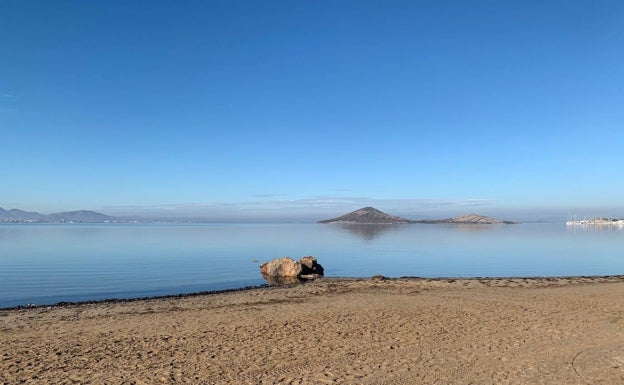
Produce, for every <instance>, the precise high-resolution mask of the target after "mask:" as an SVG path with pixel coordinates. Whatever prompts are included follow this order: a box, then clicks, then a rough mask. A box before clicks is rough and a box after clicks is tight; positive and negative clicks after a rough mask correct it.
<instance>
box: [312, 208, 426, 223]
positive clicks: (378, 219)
mask: <svg viewBox="0 0 624 385" xmlns="http://www.w3.org/2000/svg"><path fill="white" fill-rule="evenodd" d="M318 223H349V224H389V225H393V224H400V223H414V221H412V220H409V219H405V218H402V217H397V216H393V215H390V214H386V213H384V212H383V211H380V210H377V209H376V208H374V207H363V208H361V209H359V210H355V211H352V212H350V213H348V214H345V215H342V216H340V217H337V218H332V219H325V220H322V221H318Z"/></svg>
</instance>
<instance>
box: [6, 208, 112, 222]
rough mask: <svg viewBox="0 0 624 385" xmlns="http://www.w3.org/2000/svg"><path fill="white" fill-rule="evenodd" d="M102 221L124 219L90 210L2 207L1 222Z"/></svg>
mask: <svg viewBox="0 0 624 385" xmlns="http://www.w3.org/2000/svg"><path fill="white" fill-rule="evenodd" d="M1 222H4V223H102V222H123V220H121V219H119V218H115V217H111V216H108V215H105V214H102V213H98V212H95V211H89V210H79V211H67V212H62V213H54V214H49V215H45V214H40V213H37V212H32V211H24V210H20V209H11V210H5V209H3V208H2V207H0V223H1Z"/></svg>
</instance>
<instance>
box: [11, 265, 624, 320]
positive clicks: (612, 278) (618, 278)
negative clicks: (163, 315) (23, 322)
mask: <svg viewBox="0 0 624 385" xmlns="http://www.w3.org/2000/svg"><path fill="white" fill-rule="evenodd" d="M375 277H380V278H381V279H376V278H375ZM317 279H318V280H324V281H330V282H331V281H334V282H340V281H367V280H372V281H375V280H384V281H393V280H394V281H396V280H414V281H421V282H427V281H429V282H443V281H447V282H448V281H453V282H454V281H468V282H470V281H490V282H496V281H503V280H529V281H534V282H535V283H537V282H544V281H546V282H552V281H556V280H567V281H570V282H573V281H578V280H587V279H589V280H596V279H601V280H609V282H624V274H609V275H569V276H566V275H563V276H519V277H515V276H508V277H488V276H483V277H418V276H401V277H386V276H382V275H377V276H372V277H321V278H317ZM311 282H314V280H311V281H310V280H302V281H301V282H299V283H295V284H286V285H269V284H262V285H250V286H243V287H237V288H231V289H220V290H219V289H218V290H206V291H197V292H190V293H175V294H164V295H155V296H145V297H129V298H104V299H97V300H85V301H60V302H55V303H51V304H30V305H18V306H7V307H0V312H3V311H17V310H26V309H40V308H46V309H51V308H65V307H78V306H84V305H98V304H121V303H133V302H141V301H153V300H169V299H182V298H188V297H201V296H207V295H219V294H225V293H237V292H246V291H249V290H260V289H275V288H289V287H296V286H300V285H306V284H309V283H311Z"/></svg>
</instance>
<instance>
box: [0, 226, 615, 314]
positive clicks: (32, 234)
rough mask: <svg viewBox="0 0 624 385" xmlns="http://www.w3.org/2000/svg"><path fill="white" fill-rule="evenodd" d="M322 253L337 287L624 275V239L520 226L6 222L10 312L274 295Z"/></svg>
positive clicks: (1, 273) (3, 260) (576, 229)
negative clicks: (297, 264) (269, 284)
mask: <svg viewBox="0 0 624 385" xmlns="http://www.w3.org/2000/svg"><path fill="white" fill-rule="evenodd" d="M306 255H312V256H314V257H316V258H317V259H318V262H319V263H320V264H321V265H322V266H323V267H324V269H325V275H326V276H327V277H371V276H373V275H376V274H381V275H384V276H387V277H406V276H409V277H546V276H593V275H618V274H624V229H622V228H621V227H620V228H618V227H591V226H586V227H580V226H566V225H565V224H563V223H524V224H514V225H451V224H448V225H446V224H438V225H431V224H409V225H347V224H325V225H322V224H238V223H237V224H232V223H210V224H112V223H111V224H2V225H0V307H16V306H28V305H29V304H30V305H37V306H39V305H49V304H55V303H59V302H78V301H94V300H104V299H113V298H115V299H127V298H137V297H150V296H164V295H176V294H186V293H194V292H204V291H214V290H226V289H238V288H243V287H247V286H260V285H265V284H266V282H265V281H264V280H263V279H262V276H261V274H260V269H259V265H260V264H261V263H262V262H264V261H269V260H271V259H273V258H277V257H283V256H290V257H292V258H294V259H297V260H298V259H299V258H301V257H303V256H306Z"/></svg>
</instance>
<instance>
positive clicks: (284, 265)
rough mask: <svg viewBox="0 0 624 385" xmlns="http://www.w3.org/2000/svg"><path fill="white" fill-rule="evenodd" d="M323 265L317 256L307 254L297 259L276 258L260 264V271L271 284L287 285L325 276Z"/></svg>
mask: <svg viewBox="0 0 624 385" xmlns="http://www.w3.org/2000/svg"><path fill="white" fill-rule="evenodd" d="M324 270H325V269H323V266H321V265H320V264H319V263H318V262H317V260H316V258H314V257H312V256H309V255H308V256H305V257H303V258H301V259H300V260H299V262H297V261H295V260H294V259H292V258H290V257H283V258H275V259H273V260H271V261H270V262H264V263H263V264H261V265H260V273H261V274H262V277H263V278H264V279H266V280H267V282H268V283H269V285H285V284H293V283H297V282H301V281H304V280H310V279H316V278H319V277H322V276H323V273H324Z"/></svg>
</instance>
